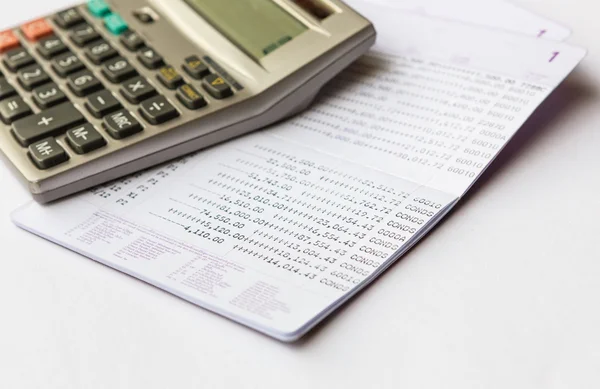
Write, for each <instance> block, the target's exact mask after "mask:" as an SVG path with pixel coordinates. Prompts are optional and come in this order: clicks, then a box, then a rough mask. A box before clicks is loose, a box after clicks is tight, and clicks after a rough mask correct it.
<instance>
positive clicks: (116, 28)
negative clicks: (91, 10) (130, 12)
mask: <svg viewBox="0 0 600 389" xmlns="http://www.w3.org/2000/svg"><path fill="white" fill-rule="evenodd" d="M104 26H105V27H106V29H107V30H108V31H110V32H111V33H112V34H114V35H121V34H122V33H124V32H125V31H127V29H129V26H127V22H125V20H123V18H122V17H121V15H119V14H116V13H113V14H110V15H108V16H106V17H105V18H104Z"/></svg>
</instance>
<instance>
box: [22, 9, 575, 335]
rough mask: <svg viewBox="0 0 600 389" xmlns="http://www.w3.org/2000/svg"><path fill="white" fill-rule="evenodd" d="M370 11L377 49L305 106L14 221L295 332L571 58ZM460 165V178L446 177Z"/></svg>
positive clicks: (255, 321) (381, 253) (415, 226)
mask: <svg viewBox="0 0 600 389" xmlns="http://www.w3.org/2000/svg"><path fill="white" fill-rule="evenodd" d="M369 12H372V14H371V15H368V16H371V17H372V18H373V19H375V21H376V23H377V24H378V28H379V33H380V40H379V43H378V45H377V47H376V48H375V50H374V51H373V52H372V53H371V54H370V55H368V56H366V57H365V58H364V59H362V60H361V61H359V62H358V63H357V64H355V65H353V66H352V68H351V69H349V70H348V71H346V72H344V74H342V75H341V77H339V79H338V80H336V81H335V82H334V83H332V84H331V85H330V86H328V87H327V88H326V90H325V91H324V93H323V94H322V97H321V98H320V100H319V101H318V102H316V104H315V105H314V106H313V107H312V108H311V109H309V111H308V112H306V113H304V114H301V115H299V116H298V117H296V118H293V119H291V120H290V121H287V122H285V123H282V124H279V125H277V126H274V127H273V128H270V129H267V130H264V131H261V132H258V133H256V134H253V135H250V136H247V137H244V138H241V139H238V140H235V141H232V142H229V143H227V144H224V145H220V146H218V147H215V148H212V149H210V150H207V151H204V152H201V153H199V154H197V155H194V156H189V157H187V158H184V159H182V160H180V161H178V162H175V163H172V164H167V165H165V166H162V167H159V168H156V169H151V170H149V171H146V172H142V173H139V174H137V175H136V176H133V177H130V178H126V179H123V180H120V181H118V182H114V183H111V184H108V185H104V186H101V187H99V188H95V189H94V190H92V191H90V192H89V193H85V194H82V195H79V196H76V197H74V198H71V199H67V200H64V201H61V202H58V203H55V204H53V205H50V206H40V205H37V204H30V205H29V206H26V207H24V208H23V209H21V210H19V211H17V212H16V213H15V214H14V220H15V222H16V223H17V224H18V225H19V226H21V227H23V228H25V229H27V230H29V231H31V232H33V233H35V234H38V235H40V236H43V237H45V238H46V239H49V240H52V241H54V242H56V243H58V244H61V245H63V246H65V247H68V248H70V249H71V250H73V251H76V252H79V253H81V254H83V255H85V256H88V257H90V258H92V259H94V260H97V261H99V262H101V263H104V264H106V265H108V266H111V267H114V268H115V269H118V270H120V271H123V272H125V273H128V274H130V275H133V276H135V277H138V278H139V279H142V280H144V281H146V282H148V283H151V284H153V285H156V286H158V287H160V288H163V289H165V290H167V291H169V292H171V293H173V294H175V295H177V296H180V297H182V298H184V299H187V300H189V301H191V302H193V303H195V304H197V305H199V306H202V307H204V308H206V309H210V310H212V311H214V312H216V313H219V314H221V315H223V316H226V317H228V318H231V319H233V320H236V321H238V322H240V323H243V324H245V325H247V326H250V327H252V328H254V329H256V330H258V331H261V332H264V333H266V334H269V335H271V336H273V337H276V338H278V339H281V340H286V341H291V340H295V339H297V338H299V337H300V336H302V335H303V334H305V333H306V332H307V331H308V330H310V329H311V328H312V327H313V326H314V325H316V324H317V323H318V322H319V321H320V320H322V319H323V318H324V317H326V316H327V314H329V313H330V312H331V311H333V310H334V309H335V308H337V307H339V305H341V304H342V303H343V302H344V301H346V300H347V299H348V298H350V297H351V296H352V295H353V294H355V293H356V292H358V291H359V290H360V289H361V288H362V287H364V286H365V285H367V284H368V283H369V282H371V281H372V280H374V279H375V278H376V277H377V276H378V275H379V274H380V273H381V272H382V271H384V270H385V269H386V268H387V267H388V266H390V265H391V264H392V263H393V262H394V261H395V260H397V259H398V258H399V257H400V256H401V255H402V254H403V253H404V252H405V251H406V250H408V249H409V248H410V247H411V246H412V245H413V244H415V243H416V242H417V241H418V240H419V238H421V237H422V236H423V235H424V234H425V233H426V232H427V231H428V230H429V229H430V228H431V227H432V226H433V225H435V223H436V222H437V221H439V220H440V219H441V218H442V217H443V216H444V215H445V214H446V213H447V212H448V211H449V210H450V209H451V208H452V206H453V205H454V204H455V203H456V202H457V201H458V200H459V199H460V197H461V195H462V194H463V193H464V191H465V190H467V188H468V187H469V186H470V185H471V184H472V183H473V182H474V180H475V179H476V177H477V176H478V174H479V173H480V172H481V171H483V169H484V168H485V166H487V164H488V163H490V162H491V161H492V160H493V158H495V156H496V155H497V153H498V152H499V150H500V149H501V148H502V147H503V145H504V144H505V143H506V142H507V141H508V139H509V138H510V137H511V136H512V135H513V134H514V133H515V132H516V131H517V130H518V128H519V127H520V125H521V123H522V121H523V120H525V118H526V117H527V116H529V115H530V114H531V113H532V112H533V110H534V109H535V108H536V106H537V104H539V103H540V102H541V101H542V100H543V98H544V97H545V96H547V94H548V93H550V91H551V90H552V89H554V88H555V87H556V86H557V85H558V84H559V83H560V81H561V80H562V79H563V78H564V77H565V76H566V75H567V74H568V73H569V72H570V71H571V70H572V69H573V68H574V67H575V66H576V64H577V63H578V62H579V61H580V60H581V58H582V57H583V55H584V51H583V50H581V49H577V48H573V47H571V46H568V45H566V44H562V43H554V42H550V41H543V40H539V39H535V38H527V37H524V36H522V35H517V34H508V33H503V32H499V31H494V30H481V29H473V28H472V27H469V26H462V25H457V24H454V23H449V22H443V21H439V20H432V19H430V18H423V17H420V16H415V15H411V14H402V15H395V16H394V17H392V18H389V19H388V17H387V16H386V15H385V13H384V12H378V11H377V10H376V9H375V8H373V7H372V8H371V10H370V11H369ZM399 37H401V39H400V38H399ZM552 53H558V54H552ZM552 57H554V58H552ZM511 88H517V89H519V91H515V90H512V89H511ZM521 90H525V93H526V94H527V96H526V97H523V96H522V92H521ZM492 92H493V93H492ZM482 100H485V101H482ZM505 102H508V103H509V104H507V105H506V106H505V105H502V107H499V106H498V104H505ZM475 109H476V111H475ZM497 111H498V112H500V111H501V112H503V114H506V112H511V113H513V114H514V116H515V117H514V119H513V120H511V121H505V120H504V119H501V118H499V117H497V116H496V113H495V112H497ZM491 113H494V114H493V115H491ZM467 116H469V117H470V116H473V119H472V120H471V119H469V120H468V122H467V123H464V122H465V120H466V119H465V118H466V117H467ZM500 120H502V121H500ZM482 121H485V123H487V122H488V121H489V122H493V123H494V126H497V125H498V123H503V125H504V128H503V129H500V128H495V129H493V130H494V131H495V132H497V133H498V134H502V137H501V138H500V137H499V136H498V135H494V136H487V137H484V138H482V135H485V134H482V133H481V131H488V130H487V128H488V125H487V124H485V123H483V124H482ZM471 127H472V128H471ZM488 138H489V139H488ZM482 139H483V140H482ZM482 142H483V143H482ZM486 142H487V143H486ZM491 145H494V147H492V146H491ZM464 161H470V162H464ZM463 162H464V163H463ZM468 163H470V164H471V165H473V164H475V163H477V164H478V165H477V166H471V165H468ZM459 164H462V165H465V166H469V169H467V168H466V167H465V168H462V167H461V168H460V169H465V170H468V171H470V172H472V173H473V174H472V175H471V174H470V175H465V174H464V173H463V174H459V173H458V172H457V171H456V169H457V166H459Z"/></svg>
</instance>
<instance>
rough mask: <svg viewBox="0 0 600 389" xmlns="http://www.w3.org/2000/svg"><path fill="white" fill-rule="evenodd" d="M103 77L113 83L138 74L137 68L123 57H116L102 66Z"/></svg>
mask: <svg viewBox="0 0 600 389" xmlns="http://www.w3.org/2000/svg"><path fill="white" fill-rule="evenodd" d="M102 74H104V77H106V78H108V80H109V81H110V82H112V83H114V84H118V83H120V82H123V81H125V80H128V79H130V78H132V77H135V76H137V75H138V72H137V70H135V68H134V67H133V66H131V64H130V63H129V62H128V61H127V60H126V59H125V58H123V57H116V58H113V59H111V60H109V61H107V62H105V63H104V66H102Z"/></svg>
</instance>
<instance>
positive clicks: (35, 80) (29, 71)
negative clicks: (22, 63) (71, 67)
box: [18, 65, 50, 91]
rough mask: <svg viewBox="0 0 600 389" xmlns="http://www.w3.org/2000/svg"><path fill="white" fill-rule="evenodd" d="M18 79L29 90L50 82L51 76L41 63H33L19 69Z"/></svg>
mask: <svg viewBox="0 0 600 389" xmlns="http://www.w3.org/2000/svg"><path fill="white" fill-rule="evenodd" d="M18 79H19V83H21V86H23V88H25V89H27V90H28V91H30V90H32V89H33V88H35V87H37V86H40V85H43V84H45V83H47V82H50V77H48V75H47V74H46V72H45V71H44V70H43V69H42V68H41V66H40V65H33V66H29V67H26V68H24V69H21V70H19V73H18Z"/></svg>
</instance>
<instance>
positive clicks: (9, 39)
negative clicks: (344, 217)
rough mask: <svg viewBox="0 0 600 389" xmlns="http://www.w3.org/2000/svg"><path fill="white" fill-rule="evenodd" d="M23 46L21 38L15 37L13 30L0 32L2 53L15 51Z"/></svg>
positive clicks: (0, 50) (0, 49)
mask: <svg viewBox="0 0 600 389" xmlns="http://www.w3.org/2000/svg"><path fill="white" fill-rule="evenodd" d="M20 44H21V42H19V38H17V36H16V35H15V33H14V32H12V30H7V31H2V32H0V53H4V52H5V51H7V50H10V49H14V48H15V47H18V46H19V45H20Z"/></svg>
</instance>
